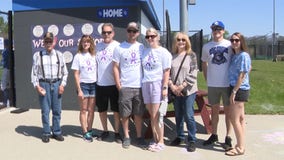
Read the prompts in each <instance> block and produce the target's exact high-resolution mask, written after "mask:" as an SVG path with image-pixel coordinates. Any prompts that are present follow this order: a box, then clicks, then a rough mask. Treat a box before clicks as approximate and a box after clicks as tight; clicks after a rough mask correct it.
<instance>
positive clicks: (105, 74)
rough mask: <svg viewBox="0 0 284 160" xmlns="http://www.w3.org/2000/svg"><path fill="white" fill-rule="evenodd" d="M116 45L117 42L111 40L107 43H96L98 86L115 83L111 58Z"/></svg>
mask: <svg viewBox="0 0 284 160" xmlns="http://www.w3.org/2000/svg"><path fill="white" fill-rule="evenodd" d="M118 45H119V42H117V41H112V42H111V43H109V44H107V43H104V42H101V43H98V44H97V45H96V51H97V52H96V59H97V65H98V81H97V84H98V85H100V86H111V85H115V81H114V77H113V70H112V59H113V51H114V48H115V47H116V46H118Z"/></svg>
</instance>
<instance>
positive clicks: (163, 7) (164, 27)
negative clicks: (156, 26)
mask: <svg viewBox="0 0 284 160" xmlns="http://www.w3.org/2000/svg"><path fill="white" fill-rule="evenodd" d="M162 28H163V35H164V34H165V0H163V27H162Z"/></svg>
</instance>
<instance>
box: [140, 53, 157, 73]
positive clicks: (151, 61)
mask: <svg viewBox="0 0 284 160" xmlns="http://www.w3.org/2000/svg"><path fill="white" fill-rule="evenodd" d="M143 59H144V58H143ZM156 62H157V61H156V58H155V57H154V55H153V53H152V52H150V54H148V55H147V56H146V57H145V61H144V60H143V68H144V69H145V70H147V71H151V70H154V69H155V67H156V66H157V65H156Z"/></svg>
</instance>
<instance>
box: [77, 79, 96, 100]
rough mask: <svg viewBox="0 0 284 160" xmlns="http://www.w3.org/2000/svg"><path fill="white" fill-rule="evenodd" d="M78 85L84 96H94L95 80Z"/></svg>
mask: <svg viewBox="0 0 284 160" xmlns="http://www.w3.org/2000/svg"><path fill="white" fill-rule="evenodd" d="M80 87H81V90H82V92H83V94H84V97H95V96H96V82H94V83H80Z"/></svg>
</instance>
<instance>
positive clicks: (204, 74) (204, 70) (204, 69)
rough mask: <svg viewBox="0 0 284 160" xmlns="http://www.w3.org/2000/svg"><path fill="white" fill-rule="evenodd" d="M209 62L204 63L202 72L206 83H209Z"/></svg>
mask: <svg viewBox="0 0 284 160" xmlns="http://www.w3.org/2000/svg"><path fill="white" fill-rule="evenodd" d="M207 65H208V64H207V62H202V72H203V76H204V79H205V81H207Z"/></svg>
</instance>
